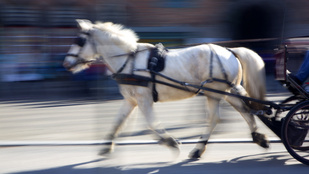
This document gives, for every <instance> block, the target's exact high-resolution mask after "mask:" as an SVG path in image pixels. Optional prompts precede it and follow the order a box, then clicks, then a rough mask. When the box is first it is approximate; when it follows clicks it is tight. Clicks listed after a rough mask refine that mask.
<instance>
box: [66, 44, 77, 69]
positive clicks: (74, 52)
mask: <svg viewBox="0 0 309 174" xmlns="http://www.w3.org/2000/svg"><path fill="white" fill-rule="evenodd" d="M79 50H80V47H79V46H77V45H75V44H73V45H72V46H71V48H70V50H69V52H68V54H72V55H78V53H79ZM76 61H77V58H76V57H73V56H69V55H68V56H66V57H65V59H64V63H63V65H64V66H65V67H70V66H73V65H74V64H75V63H76Z"/></svg>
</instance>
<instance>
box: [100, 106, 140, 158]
mask: <svg viewBox="0 0 309 174" xmlns="http://www.w3.org/2000/svg"><path fill="white" fill-rule="evenodd" d="M135 107H136V104H135V103H134V102H130V101H128V100H124V101H123V104H122V106H121V107H120V110H119V113H118V115H117V117H116V122H115V125H114V127H113V129H112V131H111V133H110V134H108V135H107V137H106V140H107V141H108V143H107V147H105V148H103V149H102V150H101V151H100V152H99V155H105V154H108V153H111V152H112V151H113V150H114V146H115V143H114V139H115V138H116V137H117V136H118V133H119V131H120V129H121V127H122V125H123V124H124V122H125V121H126V120H127V118H128V117H129V115H130V114H131V112H132V111H133V109H134V108H135Z"/></svg>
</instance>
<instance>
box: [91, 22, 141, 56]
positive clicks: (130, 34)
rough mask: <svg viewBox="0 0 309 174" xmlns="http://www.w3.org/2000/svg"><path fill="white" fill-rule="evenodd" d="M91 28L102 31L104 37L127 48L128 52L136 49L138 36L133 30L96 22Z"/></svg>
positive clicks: (110, 23)
mask: <svg viewBox="0 0 309 174" xmlns="http://www.w3.org/2000/svg"><path fill="white" fill-rule="evenodd" d="M93 27H94V28H96V29H99V30H101V31H103V32H104V33H105V36H107V37H109V38H110V39H112V40H113V42H115V44H119V45H126V46H129V49H130V51H134V50H135V49H136V48H137V41H138V40H139V38H138V36H137V35H136V33H135V32H134V31H133V30H131V29H128V28H125V27H124V26H123V25H121V24H114V23H112V22H104V23H103V22H96V23H95V24H94V25H93ZM99 37H100V36H99Z"/></svg>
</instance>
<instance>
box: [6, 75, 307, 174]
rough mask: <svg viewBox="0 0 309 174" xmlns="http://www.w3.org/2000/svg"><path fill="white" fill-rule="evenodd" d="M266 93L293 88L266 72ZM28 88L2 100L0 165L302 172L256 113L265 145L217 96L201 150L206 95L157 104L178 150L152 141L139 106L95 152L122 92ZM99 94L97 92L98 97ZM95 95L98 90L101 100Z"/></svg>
mask: <svg viewBox="0 0 309 174" xmlns="http://www.w3.org/2000/svg"><path fill="white" fill-rule="evenodd" d="M267 84H268V88H267V89H268V94H267V99H268V100H270V101H280V100H283V99H284V98H286V97H287V96H289V95H290V94H289V93H288V92H287V91H286V90H285V89H284V88H282V87H281V86H280V85H279V84H278V83H277V82H276V81H274V80H273V79H272V77H268V79H267ZM47 94H48V93H46V96H31V97H29V96H28V97H25V98H18V97H17V98H14V99H7V100H5V99H2V100H1V101H0V110H1V115H0V123H1V124H0V132H1V134H0V161H1V162H0V173H22V174H27V173H29V174H30V173H31V174H36V173H42V174H43V173H44V174H45V173H74V174H75V173H77V174H79V173H83V174H88V173H89V174H90V173H107V174H113V173H132V174H133V173H134V174H138V173H145V174H146V173H149V174H151V173H190V174H191V173H274V172H280V173H291V172H293V173H304V172H306V171H308V167H307V166H304V165H302V164H300V163H299V162H297V161H295V160H294V159H293V158H292V157H291V156H290V155H289V154H288V153H287V152H286V150H285V148H284V146H283V145H282V144H281V143H280V142H279V141H278V138H277V137H276V136H275V135H274V134H273V133H272V132H271V131H270V130H269V129H268V128H267V127H265V125H263V124H262V123H261V122H259V120H257V121H258V125H259V127H260V132H262V133H266V134H267V135H268V137H269V138H270V139H271V140H272V144H271V148H270V149H269V150H267V151H266V150H264V149H262V148H260V147H258V146H257V145H255V144H253V143H252V142H251V139H250V132H249V129H248V126H247V124H246V122H245V121H244V120H243V118H242V117H241V116H240V115H239V114H238V113H237V112H236V111H235V110H234V109H232V108H231V107H230V106H229V105H228V104H227V103H225V102H222V103H221V108H220V111H221V115H222V116H221V118H220V123H219V124H218V126H217V127H216V129H215V130H214V133H213V135H212V136H211V141H210V144H209V146H208V149H207V151H206V154H205V155H204V157H203V158H202V159H200V160H197V161H191V160H188V157H187V155H188V153H189V152H190V151H191V150H192V149H193V147H194V142H195V141H196V140H197V138H198V137H199V136H200V134H201V133H202V132H203V130H204V129H205V126H207V123H206V118H207V111H205V109H204V105H205V98H204V97H202V96H198V97H195V98H192V99H187V100H182V101H177V102H171V103H157V104H155V110H156V114H157V116H158V118H159V120H161V122H162V125H163V126H164V127H165V128H166V129H167V130H168V132H169V133H170V134H171V135H173V136H174V137H176V138H177V139H179V140H180V141H181V142H183V144H182V145H181V146H180V147H181V153H180V154H179V156H178V157H175V156H174V155H173V154H172V153H171V152H170V151H169V150H168V149H167V148H166V147H163V146H160V145H157V144H156V143H155V141H154V140H153V139H152V135H151V132H150V131H148V130H147V129H146V125H145V121H144V118H143V117H142V116H141V114H140V113H139V111H138V110H136V111H134V113H133V114H132V116H131V118H129V120H128V122H127V124H126V126H125V127H124V128H123V133H122V134H120V137H119V138H118V139H117V142H118V144H120V145H119V146H117V147H116V151H115V153H114V154H112V155H111V156H109V157H100V156H98V155H97V152H98V151H99V150H100V148H101V147H102V146H101V145H99V144H100V143H102V142H104V141H103V137H104V136H105V135H106V134H107V132H108V131H109V130H110V129H111V126H112V124H113V121H114V117H115V115H116V114H117V110H118V108H119V106H120V104H121V100H119V96H116V95H115V96H114V97H113V96H112V97H111V96H108V97H107V98H105V99H102V98H104V96H103V97H102V96H100V95H99V94H101V93H98V95H96V96H95V97H93V96H92V97H88V96H86V97H85V96H79V97H68V96H66V97H63V96H59V97H57V96H54V95H53V96H49V95H47ZM101 97H102V98H101ZM98 98H100V99H99V100H98Z"/></svg>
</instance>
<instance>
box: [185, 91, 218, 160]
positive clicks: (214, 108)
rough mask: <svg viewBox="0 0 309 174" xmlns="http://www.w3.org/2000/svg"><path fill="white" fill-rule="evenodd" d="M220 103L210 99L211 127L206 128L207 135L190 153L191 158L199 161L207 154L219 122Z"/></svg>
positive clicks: (209, 121)
mask: <svg viewBox="0 0 309 174" xmlns="http://www.w3.org/2000/svg"><path fill="white" fill-rule="evenodd" d="M219 101H220V100H218V99H215V98H211V97H209V98H208V104H207V106H208V110H209V118H208V123H209V125H208V126H207V127H206V131H205V133H204V134H203V135H202V136H201V137H200V139H199V141H198V142H197V144H196V146H195V148H194V149H193V150H192V151H191V152H190V154H189V158H191V159H198V158H200V157H201V156H202V154H203V153H204V152H205V150H206V145H207V143H208V140H209V137H210V135H211V133H212V132H213V130H214V128H215V127H216V125H217V123H218V121H219ZM207 106H206V107H207Z"/></svg>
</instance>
